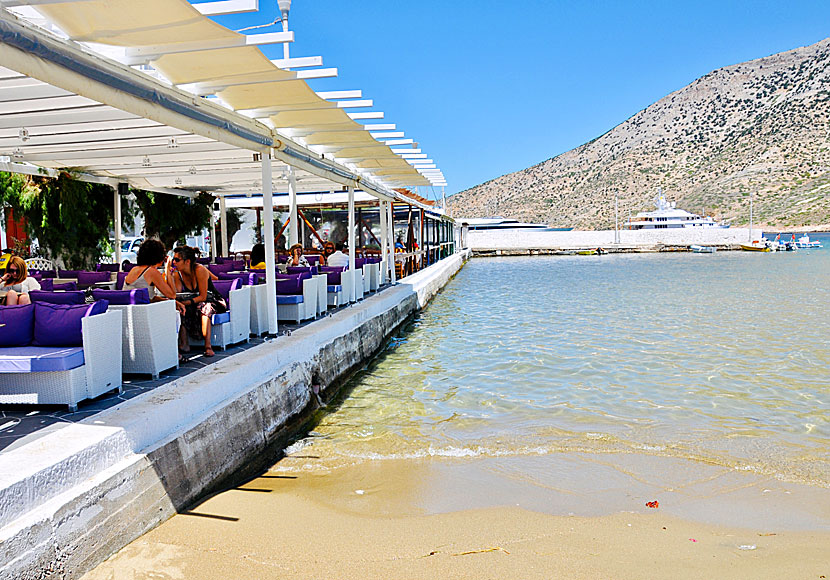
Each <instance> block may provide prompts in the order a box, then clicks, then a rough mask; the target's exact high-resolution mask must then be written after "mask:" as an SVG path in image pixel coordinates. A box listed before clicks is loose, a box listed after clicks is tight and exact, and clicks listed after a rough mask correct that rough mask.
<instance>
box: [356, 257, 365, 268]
mask: <svg viewBox="0 0 830 580" xmlns="http://www.w3.org/2000/svg"><path fill="white" fill-rule="evenodd" d="M365 263H366V259H365V258H355V259H354V267H355V269H358V268H362V267H363V264H365Z"/></svg>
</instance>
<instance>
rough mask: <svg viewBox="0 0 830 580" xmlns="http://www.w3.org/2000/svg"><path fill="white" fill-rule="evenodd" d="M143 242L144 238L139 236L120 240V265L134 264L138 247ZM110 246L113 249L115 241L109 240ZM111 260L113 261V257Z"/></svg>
mask: <svg viewBox="0 0 830 580" xmlns="http://www.w3.org/2000/svg"><path fill="white" fill-rule="evenodd" d="M143 241H144V238H143V237H141V236H125V237H123V238H121V264H124V263H125V262H131V263H133V264H135V263H136V261H137V260H138V247H139V246H140V245H141V242H143ZM110 245H112V246H113V247H115V240H113V239H111V240H110ZM113 254H114V252H113ZM113 259H115V256H114V255H113Z"/></svg>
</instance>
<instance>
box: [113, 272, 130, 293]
mask: <svg viewBox="0 0 830 580" xmlns="http://www.w3.org/2000/svg"><path fill="white" fill-rule="evenodd" d="M127 274H129V271H127V272H118V273H117V274H116V275H115V289H116V290H123V289H124V280H126V279H127Z"/></svg>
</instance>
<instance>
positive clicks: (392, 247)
mask: <svg viewBox="0 0 830 580" xmlns="http://www.w3.org/2000/svg"><path fill="white" fill-rule="evenodd" d="M386 211H387V213H388V214H389V216H388V218H387V221H388V222H389V276H390V278H389V279H390V280H392V284H394V283H395V282H396V278H397V275H398V273H397V272H396V271H395V213H394V212H393V211H392V202H391V201H390V202H389V203H387V204H386Z"/></svg>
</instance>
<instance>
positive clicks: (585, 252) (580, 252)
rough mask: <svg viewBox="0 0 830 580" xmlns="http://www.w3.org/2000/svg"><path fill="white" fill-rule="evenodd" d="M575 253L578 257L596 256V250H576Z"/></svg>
mask: <svg viewBox="0 0 830 580" xmlns="http://www.w3.org/2000/svg"><path fill="white" fill-rule="evenodd" d="M576 253H577V255H579V256H596V255H597V251H596V250H577V252H576Z"/></svg>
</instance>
